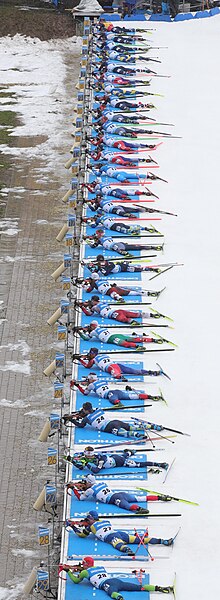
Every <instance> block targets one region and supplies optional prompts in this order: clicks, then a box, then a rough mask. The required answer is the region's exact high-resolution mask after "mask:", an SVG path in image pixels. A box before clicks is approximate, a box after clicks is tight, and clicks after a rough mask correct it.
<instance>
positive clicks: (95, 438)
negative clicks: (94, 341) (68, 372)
mask: <svg viewBox="0 0 220 600" xmlns="http://www.w3.org/2000/svg"><path fill="white" fill-rule="evenodd" d="M83 344H84V340H81V343H80V352H81V351H82V350H83ZM126 363H128V361H126ZM131 364H134V363H131ZM135 365H136V366H137V368H140V369H141V368H143V363H142V362H138V363H135ZM97 371H98V372H97ZM94 372H97V374H98V375H99V377H101V378H102V379H106V381H113V379H112V378H111V377H110V376H109V375H108V373H104V372H103V371H101V370H100V369H97V368H95V370H94ZM85 374H86V373H85V369H84V367H83V366H81V365H79V367H78V379H79V381H80V380H81V379H82V377H83V376H85ZM126 377H127V378H128V379H129V378H130V377H132V375H128V376H126ZM135 381H143V376H142V375H138V376H136V378H135ZM116 386H117V381H116ZM86 399H88V400H89V401H91V402H92V404H93V397H92V395H91V397H89V396H83V394H81V392H79V391H77V393H76V409H77V410H78V409H79V408H80V407H81V406H82V404H83V401H84V402H86ZM94 399H95V402H94V406H101V404H99V398H98V397H97V398H96V397H95V396H94ZM100 400H101V402H103V404H102V406H103V405H104V402H105V406H107V402H108V400H107V399H104V400H102V399H100ZM141 404H142V403H141ZM141 404H140V406H141ZM142 406H143V405H142ZM109 407H110V403H109ZM110 412H112V420H113V419H117V411H110ZM125 412H126V413H127V411H125ZM141 412H142V411H141ZM123 419H124V420H125V421H127V420H128V419H127V418H126V416H124V417H120V420H123ZM131 424H132V422H131ZM74 434H75V435H74V442H75V444H102V443H105V442H106V443H111V444H114V443H115V442H116V437H117V436H114V435H112V434H111V433H106V432H105V431H100V430H98V429H92V428H91V427H90V426H89V425H88V426H86V427H85V428H82V429H80V428H79V427H76V428H75V429H74ZM118 437H119V436H118ZM124 439H125V440H126V439H127V438H124ZM129 439H131V438H129ZM121 441H123V438H122V437H121Z"/></svg>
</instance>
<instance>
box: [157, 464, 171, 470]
mask: <svg viewBox="0 0 220 600" xmlns="http://www.w3.org/2000/svg"><path fill="white" fill-rule="evenodd" d="M158 467H160V468H161V469H165V471H167V469H168V467H169V465H168V463H165V462H163V463H158Z"/></svg>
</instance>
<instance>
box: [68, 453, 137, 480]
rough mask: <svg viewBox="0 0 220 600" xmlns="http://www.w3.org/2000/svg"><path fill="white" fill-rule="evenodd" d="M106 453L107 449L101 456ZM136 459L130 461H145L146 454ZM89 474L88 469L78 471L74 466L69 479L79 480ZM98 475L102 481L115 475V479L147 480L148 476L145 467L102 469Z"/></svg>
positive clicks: (113, 477)
mask: <svg viewBox="0 0 220 600" xmlns="http://www.w3.org/2000/svg"><path fill="white" fill-rule="evenodd" d="M105 452H106V453H108V452H109V449H108V448H107V450H103V454H104V453H105ZM138 456H139V459H138V457H134V456H132V460H137V461H138V460H147V455H146V454H141V453H140V454H138ZM130 470H131V474H130V473H129V475H123V473H124V471H126V472H127V471H130ZM89 473H91V471H89V469H82V470H79V469H77V468H76V467H74V465H73V466H72V474H71V479H81V478H82V476H84V475H88V474H89ZM98 475H99V479H100V477H103V480H104V479H106V477H108V479H113V480H114V479H115V476H116V475H117V479H121V480H122V479H128V477H129V479H137V476H138V479H145V480H146V479H148V476H147V475H148V474H147V467H142V468H138V467H114V468H112V469H103V470H102V471H100V473H99V474H98Z"/></svg>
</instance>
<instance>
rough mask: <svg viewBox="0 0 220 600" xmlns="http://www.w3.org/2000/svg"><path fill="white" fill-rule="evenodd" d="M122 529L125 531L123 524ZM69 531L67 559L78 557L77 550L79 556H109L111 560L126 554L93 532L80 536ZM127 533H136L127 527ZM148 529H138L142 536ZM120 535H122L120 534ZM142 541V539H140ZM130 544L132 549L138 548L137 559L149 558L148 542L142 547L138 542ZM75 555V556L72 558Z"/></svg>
mask: <svg viewBox="0 0 220 600" xmlns="http://www.w3.org/2000/svg"><path fill="white" fill-rule="evenodd" d="M121 530H122V531H123V526H122V527H121ZM68 531H69V544H68V559H67V560H73V558H76V551H77V557H78V556H82V557H83V556H93V558H102V557H103V556H108V557H109V559H110V560H111V557H112V556H114V557H115V556H117V557H118V558H119V559H120V558H121V556H122V557H123V556H124V554H123V553H122V552H119V550H116V548H113V546H112V545H111V544H107V542H102V541H101V540H98V538H97V537H95V536H94V535H93V534H90V535H89V537H87V538H80V537H78V536H77V535H76V534H75V533H74V531H73V530H70V529H69V530H68ZM115 531H117V526H115ZM125 531H126V533H129V534H131V535H134V530H132V528H131V529H128V530H127V529H126V530H125ZM145 531H146V529H140V530H138V533H139V534H140V536H141V537H142V536H143V534H144V533H145ZM118 537H120V535H119V536H118ZM139 542H140V541H139ZM128 546H129V547H131V548H132V550H134V552H135V550H137V549H138V550H137V560H138V557H139V556H145V557H146V560H148V553H147V548H148V544H146V545H145V546H143V544H141V545H140V547H139V548H138V544H131V543H129V542H128ZM72 555H73V558H72Z"/></svg>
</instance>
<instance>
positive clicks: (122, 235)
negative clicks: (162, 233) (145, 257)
mask: <svg viewBox="0 0 220 600" xmlns="http://www.w3.org/2000/svg"><path fill="white" fill-rule="evenodd" d="M91 212H92V211H91ZM93 215H95V213H93ZM115 216H116V217H117V215H111V214H110V213H109V217H110V218H113V219H114V217H115ZM106 217H108V215H107V213H106ZM118 218H119V219H120V218H121V222H122V223H123V222H124V223H125V224H127V225H129V221H128V223H126V219H123V217H118ZM132 225H133V223H132ZM134 225H135V223H134ZM97 229H104V231H105V236H106V237H111V236H114V238H116V237H119V238H123V241H124V242H125V243H126V242H127V241H128V240H130V241H131V240H133V242H134V244H136V243H138V240H141V235H136V236H133V235H131V234H130V233H120V231H115V230H114V229H107V228H106V227H104V225H102V223H100V224H99V225H96V226H95V227H90V226H89V225H87V226H86V234H85V235H94V233H95V232H96V230H97ZM151 237H152V238H153V237H154V236H153V234H151V235H150V236H149V238H145V239H146V240H147V239H148V240H150V239H151ZM121 241H122V240H121ZM146 243H149V244H150V241H149V242H146ZM98 248H99V246H98ZM129 252H131V250H129ZM122 258H123V257H122Z"/></svg>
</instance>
